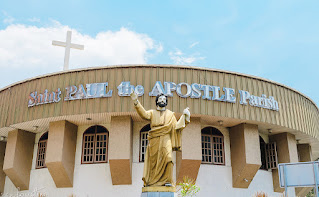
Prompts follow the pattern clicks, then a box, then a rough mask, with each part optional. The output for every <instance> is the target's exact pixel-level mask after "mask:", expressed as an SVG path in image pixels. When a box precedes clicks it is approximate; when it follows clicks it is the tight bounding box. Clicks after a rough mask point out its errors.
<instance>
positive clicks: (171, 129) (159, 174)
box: [135, 102, 190, 187]
mask: <svg viewBox="0 0 319 197" xmlns="http://www.w3.org/2000/svg"><path fill="white" fill-rule="evenodd" d="M135 109H136V111H137V113H138V114H139V115H140V116H141V117H142V118H143V119H146V120H150V121H151V130H150V131H149V132H148V145H147V149H146V154H145V160H144V171H143V181H144V186H146V187H147V186H163V185H165V183H171V184H172V183H173V161H172V150H181V143H182V133H181V131H182V130H183V129H184V128H185V126H186V124H187V123H189V121H190V117H189V116H185V115H182V116H181V117H180V119H179V120H178V121H177V120H176V117H175V115H174V112H172V111H170V110H167V109H166V110H165V111H159V110H149V111H146V110H145V109H144V108H143V106H142V105H141V104H140V103H139V102H138V104H137V105H136V106H135Z"/></svg>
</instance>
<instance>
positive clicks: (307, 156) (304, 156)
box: [297, 144, 312, 162]
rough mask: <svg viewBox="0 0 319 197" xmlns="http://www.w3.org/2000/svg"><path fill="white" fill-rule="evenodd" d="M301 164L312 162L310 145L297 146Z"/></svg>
mask: <svg viewBox="0 0 319 197" xmlns="http://www.w3.org/2000/svg"><path fill="white" fill-rule="evenodd" d="M297 150H298V157H299V162H306V161H312V154H311V146H310V144H297Z"/></svg>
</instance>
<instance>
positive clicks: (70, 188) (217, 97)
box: [0, 65, 319, 197]
mask: <svg viewBox="0 0 319 197" xmlns="http://www.w3.org/2000/svg"><path fill="white" fill-rule="evenodd" d="M133 90H134V91H135V92H136V93H137V95H138V100H139V101H140V103H141V104H142V105H143V106H144V108H145V109H146V110H149V109H155V108H156V105H155V97H156V96H157V95H158V94H160V93H163V94H165V95H167V96H168V105H167V109H170V110H171V111H173V112H175V116H176V118H177V119H178V118H179V117H180V116H181V115H182V113H183V110H184V109H185V108H186V107H189V111H190V113H191V116H190V117H191V118H190V123H189V124H188V125H187V127H186V128H185V129H184V130H183V131H182V149H181V151H174V152H173V157H174V158H173V160H174V172H173V174H174V179H175V181H176V183H178V182H180V181H182V180H183V177H186V176H187V177H190V178H192V179H195V180H196V185H198V186H199V187H200V191H199V193H198V195H197V196H199V197H211V196H217V197H221V196H236V197H251V196H254V194H256V193H257V192H265V193H267V194H268V195H269V196H274V197H279V196H282V192H283V191H284V188H281V187H280V185H279V176H278V164H279V163H293V162H306V161H313V160H315V159H317V158H318V157H319V109H318V107H317V106H316V104H315V103H314V102H313V101H312V100H311V99H310V98H309V97H307V96H306V95H304V94H302V93H300V92H298V91H297V90H294V89H292V88H290V87H287V86H285V85H283V84H279V83H277V82H274V81H270V80H267V79H263V78H260V77H257V76H251V75H246V74H241V73H236V72H230V71H224V70H216V69H210V68H200V67H191V66H177V65H118V66H106V67H94V68H84V69H77V70H68V71H61V72H57V73H52V74H47V75H43V76H38V77H34V78H32V79H26V80H24V81H20V82H17V83H14V84H12V85H10V86H7V87H5V88H3V89H1V90H0V136H1V137H0V139H1V141H0V192H1V193H2V195H3V196H32V195H33V196H49V197H51V196H52V197H70V196H76V197H102V196H114V197H115V196H116V197H139V196H141V192H142V187H143V181H142V175H143V165H144V159H145V151H146V147H147V144H148V140H147V136H148V131H149V130H150V122H149V121H146V120H143V119H142V118H141V117H140V116H139V115H138V114H137V113H136V111H135V109H134V104H133V101H132V100H131V98H130V94H131V92H132V91H133ZM310 189H311V188H296V189H294V188H289V196H305V195H306V194H307V193H308V192H309V191H310Z"/></svg>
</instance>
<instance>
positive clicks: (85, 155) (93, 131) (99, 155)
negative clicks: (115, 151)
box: [82, 125, 109, 164]
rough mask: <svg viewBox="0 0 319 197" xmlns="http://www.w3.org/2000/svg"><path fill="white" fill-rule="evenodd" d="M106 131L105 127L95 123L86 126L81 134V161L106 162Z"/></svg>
mask: <svg viewBox="0 0 319 197" xmlns="http://www.w3.org/2000/svg"><path fill="white" fill-rule="evenodd" d="M108 133H109V132H108V131H107V130H106V128H104V127H102V126H99V125H95V126H92V127H90V128H88V129H87V130H86V131H85V132H84V134H83V143H82V163H84V164H89V163H106V162H107V149H108V136H109V135H108Z"/></svg>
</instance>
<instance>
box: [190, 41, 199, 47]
mask: <svg viewBox="0 0 319 197" xmlns="http://www.w3.org/2000/svg"><path fill="white" fill-rule="evenodd" d="M198 44H199V42H194V43H192V44H191V45H190V46H189V48H193V47H194V46H196V45H198Z"/></svg>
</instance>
